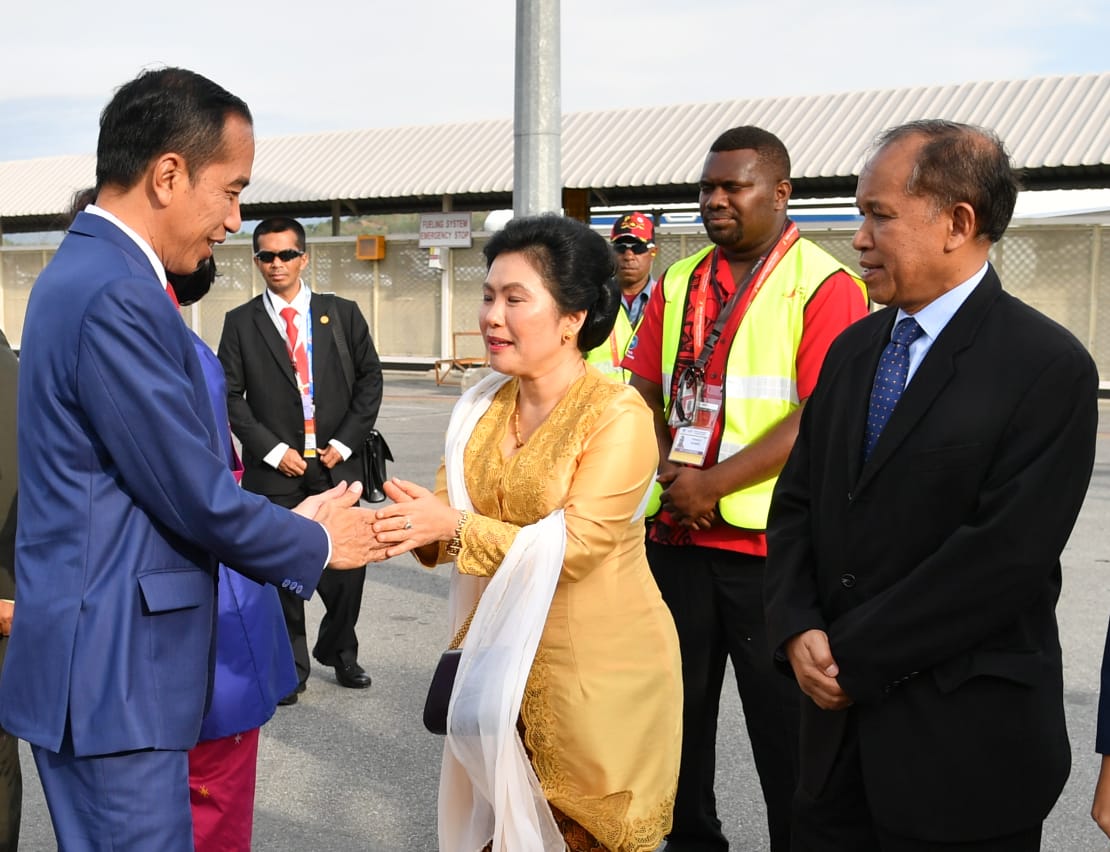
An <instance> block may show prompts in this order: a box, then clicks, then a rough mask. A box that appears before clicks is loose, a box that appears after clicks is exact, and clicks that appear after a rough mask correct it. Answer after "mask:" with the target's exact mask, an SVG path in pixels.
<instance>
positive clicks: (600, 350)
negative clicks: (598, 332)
mask: <svg viewBox="0 0 1110 852" xmlns="http://www.w3.org/2000/svg"><path fill="white" fill-rule="evenodd" d="M637 298H639V296H638V295H637ZM645 310H646V307H645ZM643 318H644V314H643V312H641V313H640V319H639V320H638V321H637V322H636V325H637V327H638V326H639V325H640V322H641V321H643ZM635 333H636V329H635V328H633V327H632V323H630V322H629V321H628V311H626V310H625V309H624V300H623V298H622V299H621V306H620V307H619V308H617V321H616V322H615V323H613V330H612V331H611V332H609V337H607V338H606V339H605V342H604V343H602V344H601V345H599V346H596V347H594V348H593V349H591V350H590V351H589V352H587V353H586V361H587V362H588V363H590V364H593V365H594V366H595V367H597V369H598V370H600V371H601V372H602V373H604V374H605V376H606V377H607V378H610V379H612V380H613V381H614V382H624V383H625V384H628V380H629V378H630V377H631V375H632V374H631V373H630V372H629V371H628V370H624V369H621V361H623V360H624V353H625V352H627V351H628V341H630V340H631V339H632V335H633V334H635Z"/></svg>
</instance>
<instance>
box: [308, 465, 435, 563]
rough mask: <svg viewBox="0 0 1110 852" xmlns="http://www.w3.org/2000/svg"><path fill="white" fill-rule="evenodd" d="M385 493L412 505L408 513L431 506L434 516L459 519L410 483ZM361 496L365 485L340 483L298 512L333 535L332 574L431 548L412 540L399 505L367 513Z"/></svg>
mask: <svg viewBox="0 0 1110 852" xmlns="http://www.w3.org/2000/svg"><path fill="white" fill-rule="evenodd" d="M385 492H386V494H387V495H388V496H389V497H390V498H391V499H392V500H393V501H394V504H398V503H409V504H410V505H409V507H407V508H416V506H417V505H421V506H423V505H428V504H429V503H430V504H431V507H432V508H433V511H434V510H435V509H439V510H440V512H439V513H440V514H443V513H454V510H452V509H451V508H450V507H449V506H446V505H444V504H442V503H440V502H439V500H438V499H437V498H436V497H435V495H433V494H432V493H431V492H430V491H428V490H427V489H425V488H421V487H420V486H418V485H415V484H413V483H411V482H404V481H402V480H397V479H394V480H391V481H389V482H387V483H386V484H385ZM361 496H362V485H361V483H358V482H355V483H353V484H351V485H347V483H345V482H341V483H339V485H336V486H335V487H334V488H331V489H329V490H328V491H324V492H322V493H320V494H314V495H312V496H311V497H309V498H307V499H306V500H304V501H302V502H301V503H300V504H299V505H298V506H297V507H296V508H294V509H293V511H294V512H296V513H297V514H298V515H301V516H303V517H306V518H310V519H311V520H314V521H317V522H318V523H320V524H321V525H323V527H324V529H326V530H327V531H328V535H329V536H330V537H331V561H330V562H329V563H328V567H329V568H337V569H350V568H361V567H363V566H364V565H366V564H367V563H369V562H382V561H384V560H386V559H389V558H390V557H392V556H396V555H398V554H399V553H405V552H407V551H409V550H412V549H413V548H415V547H419V546H420V545H422V544H426V543H427V542H426V541H417V540H414V539H413V537H412V536H410V535H407V533H408V532H409V531H410V530H413V525H412V521H411V520H410V519H409V518H408V517H407V516H405V515H401V514H399V511H400V509H399V507H398V506H397V505H393V506H387V507H385V508H383V509H381V510H377V511H376V510H374V509H364V508H360V507H359V505H358V500H359V497H361ZM437 504H438V505H437ZM452 516H454V515H452ZM452 523H453V521H452ZM379 535H380V536H381V537H379ZM425 537H426V535H425ZM433 540H434V539H433Z"/></svg>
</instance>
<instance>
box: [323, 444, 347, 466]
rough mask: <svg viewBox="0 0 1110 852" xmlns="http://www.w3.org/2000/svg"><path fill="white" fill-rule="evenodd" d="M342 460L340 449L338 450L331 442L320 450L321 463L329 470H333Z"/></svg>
mask: <svg viewBox="0 0 1110 852" xmlns="http://www.w3.org/2000/svg"><path fill="white" fill-rule="evenodd" d="M341 461H343V456H342V455H341V454H340V452H339V450H337V449H336V448H335V447H333V446H332V445H331V444H328V445H327V446H326V447H324V449H323V450H322V451H321V452H320V464H322V465H323V466H324V467H326V468H327V469H328V470H331V469H332V468H333V467H335V466H336V465H337V464H339V463H340V462H341Z"/></svg>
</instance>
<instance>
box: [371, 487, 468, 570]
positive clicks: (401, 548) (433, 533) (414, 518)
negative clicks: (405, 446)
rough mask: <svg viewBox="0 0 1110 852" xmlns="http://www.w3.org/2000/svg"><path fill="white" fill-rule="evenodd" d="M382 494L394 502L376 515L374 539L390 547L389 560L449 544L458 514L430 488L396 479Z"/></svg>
mask: <svg viewBox="0 0 1110 852" xmlns="http://www.w3.org/2000/svg"><path fill="white" fill-rule="evenodd" d="M383 490H384V491H385V494H386V496H387V497H388V498H389V499H390V500H392V501H393V505H391V506H385V507H384V508H381V509H378V511H377V512H376V520H375V521H374V525H373V526H374V535H375V537H376V538H377V539H378V541H379V542H381V543H382V544H385V545H387V550H386V555H387V556H388V557H390V558H392V557H394V556H396V555H398V554H400V553H408V552H409V551H410V550H415V549H416V548H418V547H424V546H425V545H429V544H433V543H435V544H438V542H441V541H449V540H450V539H451V538H452V537H453V536H454V534H455V527H456V526H458V523H459V511H458V510H457V509H452V508H451V507H450V506H448V505H446V504H445V503H443V501H441V500H440V499H439V498H438V497H436V496H435V494H433V493H432V492H431V491H429V490H428V489H427V488H423V487H421V486H419V485H417V484H416V483H415V482H407V481H405V480H403V479H397V478H396V477H393V478H392V479H390V480H389V481H388V482H386V483H385V485H384V487H383Z"/></svg>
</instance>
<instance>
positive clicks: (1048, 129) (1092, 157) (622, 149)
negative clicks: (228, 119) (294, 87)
mask: <svg viewBox="0 0 1110 852" xmlns="http://www.w3.org/2000/svg"><path fill="white" fill-rule="evenodd" d="M938 117H939V118H949V119H953V120H956V121H962V122H967V123H971V124H980V125H985V126H988V127H993V128H994V129H995V130H996V131H997V132H998V134H999V135H1000V136H1001V137H1002V138H1003V139H1004V140H1005V141H1006V143H1007V145H1008V146H1009V148H1010V149H1011V153H1012V154H1013V158H1014V163H1015V165H1017V166H1018V167H1019V168H1022V169H1024V170H1025V171H1026V173H1027V176H1031V177H1033V178H1036V179H1038V180H1042V181H1043V183H1044V185H1076V186H1078V185H1092V184H1094V185H1107V184H1108V183H1110V72H1108V73H1103V74H1088V75H1081V76H1065V77H1039V78H1034V79H1028V80H1012V81H1001V82H998V81H996V82H977V83H963V84H956V85H948V86H923V87H916V88H905V89H885V90H874V91H863V92H846V93H839V94H830V95H804V96H793V97H778V98H749V99H739V100H731V101H718V102H714V103H701V104H679V105H675V106H663V107H645V108H635V109H617V110H597V111H589V112H578V113H570V114H567V115H565V116H564V117H563V137H562V154H563V183H564V185H565V186H567V187H570V188H578V189H590V190H594V191H595V192H596V194H597V196H598V198H599V199H600V200H601V201H602V203H605V201H606V199H608V198H631V197H637V198H650V197H656V198H658V200H660V201H661V200H668V199H670V198H672V197H674V196H675V195H676V194H677V193H680V192H682V193H685V190H686V189H687V188H688V187H690V186H692V185H694V184H696V183H697V180H698V177H699V174H700V171H701V165H702V161H703V159H704V157H705V152H706V150H707V149H708V147H709V144H710V143H711V142H712V140H713V139H714V138H715V137H716V136H717V135H718V134H719V133H720V132H721V131H723V130H725V129H727V128H729V127H733V126H736V125H741V124H755V125H759V126H761V127H764V128H766V129H768V130H770V131H772V132H773V133H776V134H777V135H778V136H780V137H781V138H782V140H783V141H784V142H785V143H786V146H787V148H788V149H789V150H790V154H791V158H792V160H793V169H792V171H793V175H792V177H793V178H794V181H795V196H797V197H804V196H805V195H807V194H808V195H822V194H827V193H828V192H831V191H833V190H838V191H840V192H842V193H843V192H845V191H846V192H847V193H848V194H850V192H851V187H852V185H853V183H854V178H855V175H856V173H857V171H858V169H859V167H860V165H861V164H862V160H863V156H864V154H865V152H866V150H867V147H868V145H869V144H870V142H871V140H872V139H873V138H874V136H875V135H876V134H877V133H878V132H879V131H881V130H883V129H884V128H887V127H891V126H893V125H896V124H901V123H902V122H905V121H909V120H912V119H916V118H938ZM94 164H95V163H94V157H93V156H92V155H85V156H68V157H51V158H44V159H38V160H25V161H17V162H8V163H0V222H3V224H4V227H5V228H11V227H17V226H18V225H19V224H20V220H21V219H24V220H26V219H36V220H42V219H44V218H46V217H56V216H57V215H59V214H61V213H62V212H63V211H64V210H65V209H66V207H67V206H68V204H69V200H70V197H71V195H72V193H73V192H74V190H76V189H79V188H81V187H83V186H88V185H89V184H91V183H92V181H93V173H94ZM512 176H513V124H512V121H511V120H494V121H478V122H467V123H457V124H443V125H431V126H420V127H397V128H382V129H371V130H352V131H336V132H329V133H314V134H309V135H296V136H280V137H272V138H268V139H261V140H259V142H258V151H257V158H256V161H255V168H254V180H253V181H252V183H251V185H250V187H248V188H247V190H246V192H244V194H243V204H244V207H245V208H246V210H245V212H246V213H247V214H248V215H249V214H250V212H251V209H252V208H255V209H258V210H272V209H274V208H275V207H281V206H284V207H287V208H289V210H290V212H296V211H297V210H308V209H322V208H323V207H324V205H327V204H329V203H330V202H331V201H336V200H338V201H346V202H359V201H370V200H376V202H375V206H376V207H377V208H378V209H382V208H384V207H394V208H397V209H406V208H408V209H413V207H414V206H420V205H417V204H416V203H415V202H416V200H418V199H426V200H427V201H426V203H433V204H436V205H438V198H439V196H442V195H452V196H455V197H456V198H457V199H458V200H459V201H460V202H462V203H465V201H466V199H468V198H469V199H471V200H472V201H474V202H475V203H477V202H478V201H483V200H484V201H490V200H495V199H496V200H500V201H501V202H502V203H505V201H506V198H511V193H512ZM1030 182H1031V183H1032V182H1034V181H1030ZM689 200H690V201H693V200H694V199H693V198H692V197H691V198H690V199H689ZM506 206H507V205H506Z"/></svg>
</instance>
